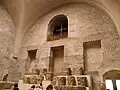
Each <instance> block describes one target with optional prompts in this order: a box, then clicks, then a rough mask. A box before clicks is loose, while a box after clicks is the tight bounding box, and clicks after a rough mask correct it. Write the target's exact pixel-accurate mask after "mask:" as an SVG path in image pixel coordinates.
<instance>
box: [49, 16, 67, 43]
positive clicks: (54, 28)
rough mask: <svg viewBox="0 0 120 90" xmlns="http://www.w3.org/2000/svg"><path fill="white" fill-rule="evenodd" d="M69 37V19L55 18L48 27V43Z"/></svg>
mask: <svg viewBox="0 0 120 90" xmlns="http://www.w3.org/2000/svg"><path fill="white" fill-rule="evenodd" d="M66 37H68V19H67V17H66V16H65V15H57V16H55V17H54V18H53V19H52V20H51V21H50V23H49V25H48V36H47V41H53V40H59V39H64V38H66Z"/></svg>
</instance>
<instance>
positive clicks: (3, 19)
mask: <svg viewBox="0 0 120 90" xmlns="http://www.w3.org/2000/svg"><path fill="white" fill-rule="evenodd" d="M14 36H15V28H14V25H13V22H12V19H11V17H10V16H9V14H8V13H7V11H6V10H5V9H4V8H3V7H2V6H1V5H0V80H1V79H2V77H3V76H4V75H5V74H7V73H8V69H9V63H10V56H11V55H12V53H13V47H14V38H15V37H14Z"/></svg>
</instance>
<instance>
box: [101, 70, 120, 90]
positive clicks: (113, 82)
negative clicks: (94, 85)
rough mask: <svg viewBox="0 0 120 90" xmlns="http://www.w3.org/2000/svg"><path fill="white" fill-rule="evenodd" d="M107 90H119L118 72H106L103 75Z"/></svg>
mask: <svg viewBox="0 0 120 90" xmlns="http://www.w3.org/2000/svg"><path fill="white" fill-rule="evenodd" d="M103 77H104V80H105V82H106V89H107V90H120V71H119V70H111V71H108V72H106V73H105V74H104V75H103Z"/></svg>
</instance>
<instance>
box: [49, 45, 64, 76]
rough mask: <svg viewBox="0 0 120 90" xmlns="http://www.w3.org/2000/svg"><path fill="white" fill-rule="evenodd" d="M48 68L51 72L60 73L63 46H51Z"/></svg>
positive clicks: (62, 61)
mask: <svg viewBox="0 0 120 90" xmlns="http://www.w3.org/2000/svg"><path fill="white" fill-rule="evenodd" d="M50 56H51V58H50V64H49V69H50V71H51V72H53V73H54V75H56V74H60V73H61V72H62V69H63V66H64V46H57V47H51V55H50Z"/></svg>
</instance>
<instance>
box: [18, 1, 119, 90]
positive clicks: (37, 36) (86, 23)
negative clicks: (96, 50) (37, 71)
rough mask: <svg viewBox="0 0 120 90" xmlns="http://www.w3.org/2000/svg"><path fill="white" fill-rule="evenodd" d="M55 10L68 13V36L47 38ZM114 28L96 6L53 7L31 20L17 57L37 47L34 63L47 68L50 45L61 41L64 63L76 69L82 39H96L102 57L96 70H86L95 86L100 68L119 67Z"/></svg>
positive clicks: (116, 36) (102, 11)
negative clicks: (57, 38) (41, 15)
mask: <svg viewBox="0 0 120 90" xmlns="http://www.w3.org/2000/svg"><path fill="white" fill-rule="evenodd" d="M59 14H64V15H66V16H67V17H68V38H66V39H63V40H62V39H61V40H56V41H51V42H47V28H48V24H49V21H50V20H51V19H52V18H53V17H54V16H56V15H59ZM116 31H117V30H116V28H115V25H114V23H113V21H112V20H111V19H110V17H109V15H108V14H107V13H106V12H105V11H104V10H102V9H99V8H97V6H92V5H88V4H85V3H73V4H67V5H64V6H61V7H58V8H56V9H53V10H52V11H50V12H48V13H47V14H45V15H44V16H43V17H41V18H40V19H39V20H38V21H37V22H36V23H35V25H34V26H33V27H32V28H31V29H30V30H29V32H28V34H27V35H26V37H24V41H23V47H22V48H21V52H20V56H19V59H20V60H23V61H26V59H27V57H28V56H27V50H32V49H38V51H37V61H35V63H36V65H37V67H38V68H49V60H50V48H51V47H56V46H62V45H64V64H65V66H68V67H70V68H72V69H73V70H75V69H76V70H78V68H79V67H81V66H82V67H84V65H85V63H84V57H83V56H84V55H83V54H84V48H83V44H84V42H91V41H96V40H100V41H101V51H102V56H103V58H102V59H103V60H101V61H99V64H98V65H99V66H97V67H98V70H97V71H95V72H97V73H92V72H87V74H90V75H92V77H93V83H94V87H93V88H94V90H99V88H98V85H99V82H100V81H101V77H102V75H103V74H104V72H106V71H107V70H111V69H119V70H120V68H119V66H120V63H119V56H120V55H119V52H120V47H119V44H120V42H119V36H118V33H117V32H116ZM96 59H97V57H96ZM22 65H23V64H22ZM24 67H25V65H24ZM74 67H76V68H75V69H74ZM91 67H92V66H91ZM93 68H94V67H93ZM24 69H25V68H22V69H21V72H24V73H25V70H24Z"/></svg>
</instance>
